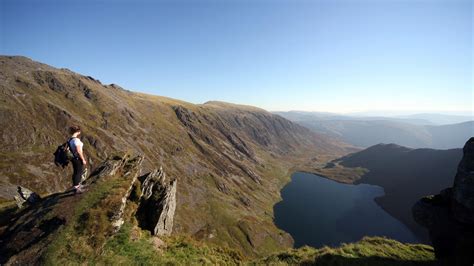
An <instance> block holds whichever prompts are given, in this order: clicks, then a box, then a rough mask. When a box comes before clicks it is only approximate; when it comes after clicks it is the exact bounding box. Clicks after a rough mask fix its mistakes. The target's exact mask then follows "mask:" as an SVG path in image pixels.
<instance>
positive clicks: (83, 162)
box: [77, 145, 87, 165]
mask: <svg viewBox="0 0 474 266" xmlns="http://www.w3.org/2000/svg"><path fill="white" fill-rule="evenodd" d="M77 154H79V158H80V159H81V160H82V164H84V165H86V164H87V161H86V158H85V157H84V153H83V152H82V145H81V146H77Z"/></svg>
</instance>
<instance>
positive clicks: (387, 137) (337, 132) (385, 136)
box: [278, 112, 474, 149]
mask: <svg viewBox="0 0 474 266" xmlns="http://www.w3.org/2000/svg"><path fill="white" fill-rule="evenodd" d="M278 114H279V115H282V116H283V117H285V118H288V119H290V120H292V121H294V122H297V123H299V124H301V125H303V126H305V127H307V128H309V129H311V130H313V131H314V132H318V133H322V134H326V135H328V136H331V137H334V138H337V139H339V140H341V141H345V142H347V143H350V144H353V145H355V146H358V147H369V146H372V145H376V144H379V143H396V144H398V145H402V146H407V147H410V148H432V149H452V148H461V147H462V146H463V145H464V142H465V141H466V139H468V138H469V137H471V136H473V135H474V121H467V122H461V123H455V124H448V125H433V124H432V123H431V122H430V121H429V120H422V119H419V120H416V118H417V116H414V117H407V118H388V117H349V116H335V115H330V116H329V115H321V114H314V113H305V112H278ZM423 117H424V116H423ZM463 118H464V119H466V117H463Z"/></svg>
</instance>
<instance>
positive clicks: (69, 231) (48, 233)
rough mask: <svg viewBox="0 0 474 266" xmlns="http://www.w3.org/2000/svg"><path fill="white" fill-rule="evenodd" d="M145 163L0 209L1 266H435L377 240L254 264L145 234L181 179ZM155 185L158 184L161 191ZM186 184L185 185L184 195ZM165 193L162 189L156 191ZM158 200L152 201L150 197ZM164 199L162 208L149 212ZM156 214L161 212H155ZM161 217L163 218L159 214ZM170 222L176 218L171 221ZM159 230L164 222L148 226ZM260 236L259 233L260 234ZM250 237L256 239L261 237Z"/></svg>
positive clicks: (223, 251)
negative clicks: (80, 188)
mask: <svg viewBox="0 0 474 266" xmlns="http://www.w3.org/2000/svg"><path fill="white" fill-rule="evenodd" d="M142 165H143V157H141V156H135V157H133V156H130V155H122V156H118V155H117V156H114V157H113V158H111V159H108V160H106V161H104V162H103V163H101V164H100V166H99V167H98V169H97V170H96V171H95V172H94V173H92V175H91V176H90V178H89V179H88V180H87V181H86V185H87V192H86V193H83V194H80V195H74V193H72V191H66V192H63V193H56V194H53V195H49V196H47V197H45V198H43V199H39V200H36V201H34V202H33V203H30V204H27V203H24V206H23V209H17V208H15V207H9V208H3V209H0V218H1V219H0V263H2V264H6V265H43V264H47V265H58V264H66V265H71V264H73V265H75V264H85V263H86V264H93V265H94V264H99V265H103V264H105V265H117V264H119V265H163V264H166V265H196V264H199V265H216V264H219V265H269V264H270V265H295V264H314V265H433V264H434V256H433V255H434V253H433V248H431V247H430V246H425V245H420V244H416V245H413V244H402V243H399V242H397V241H394V240H390V239H385V238H380V237H370V238H367V237H366V238H363V239H362V240H360V241H358V242H356V243H350V244H343V245H341V246H340V247H334V248H329V247H324V248H321V249H315V248H310V247H302V248H299V249H286V250H281V251H278V252H272V254H271V255H268V256H263V257H259V258H250V257H248V256H245V255H243V254H242V253H241V252H239V251H238V250H235V249H232V248H228V247H223V246H217V245H213V244H211V243H205V242H202V241H196V240H195V239H192V238H190V237H187V236H177V235H175V234H173V235H172V236H170V235H169V232H168V233H167V232H161V233H159V234H157V235H151V234H150V231H149V230H147V229H146V228H144V227H143V216H142V215H140V210H142V209H143V208H145V210H146V213H147V214H150V215H151V216H150V217H152V216H153V214H159V216H160V217H162V214H163V211H164V210H165V209H166V210H169V207H170V206H171V205H170V204H172V201H173V200H171V201H167V202H166V203H163V201H161V199H165V201H166V198H169V197H168V196H173V195H174V193H175V192H173V189H170V190H167V189H165V191H169V194H166V195H163V194H162V193H161V191H162V190H161V189H159V187H165V188H166V187H175V186H176V182H179V181H177V180H176V179H171V180H170V179H169V178H167V177H166V175H165V172H163V171H166V169H160V170H159V173H161V174H159V175H154V174H153V173H156V172H151V173H147V174H145V175H144V176H139V173H140V172H142ZM153 182H157V183H154V185H153ZM179 186H180V183H178V187H179ZM157 187H158V189H155V188H157ZM150 192H151V194H148V193H150ZM150 199H151V200H155V199H158V200H159V201H160V202H162V203H163V204H159V205H153V204H149V203H150V202H149V200H150ZM152 206H162V207H161V208H153V207H152ZM160 213H161V214H160ZM165 215H166V216H167V217H166V219H167V220H168V219H169V218H172V217H173V215H172V214H171V213H169V212H166V214H165ZM157 221H158V223H157V226H158V227H159V229H166V226H165V227H162V226H163V224H161V223H160V222H159V221H160V219H158V220H154V221H153V220H148V222H149V223H150V222H153V224H154V223H156V222H157ZM253 234H255V232H253ZM253 234H252V235H250V236H249V237H250V238H251V239H254V238H253V237H254V235H253Z"/></svg>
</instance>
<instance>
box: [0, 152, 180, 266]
mask: <svg viewBox="0 0 474 266" xmlns="http://www.w3.org/2000/svg"><path fill="white" fill-rule="evenodd" d="M142 162H143V156H141V155H138V156H128V155H125V156H116V157H114V158H111V159H108V160H106V161H104V162H103V163H102V164H100V165H99V166H98V167H97V168H96V169H95V170H94V171H93V172H92V174H91V175H90V177H89V178H88V179H87V180H85V181H84V185H85V187H86V191H85V192H84V193H82V194H75V193H74V191H73V190H68V191H66V192H61V193H56V194H52V195H49V196H46V197H43V198H39V197H35V198H34V200H33V199H32V198H31V197H28V195H33V192H31V191H29V190H27V189H26V188H22V189H21V190H20V189H19V191H18V193H19V196H18V197H17V198H16V200H17V202H18V205H19V206H22V208H17V207H12V208H11V209H10V210H9V211H6V212H5V211H4V212H2V214H1V215H2V217H1V219H0V264H2V265H3V264H6V265H30V264H44V263H46V264H47V263H48V261H55V259H54V257H55V256H62V255H61V254H62V253H63V252H65V251H66V252H69V251H67V250H71V249H74V247H73V245H75V244H74V243H80V245H81V247H82V248H84V247H87V249H88V250H92V251H94V254H96V255H99V254H100V252H101V250H102V248H103V246H104V244H105V243H106V242H107V240H108V239H109V238H110V237H112V236H113V235H114V234H116V233H117V231H119V230H120V228H121V226H122V225H123V224H124V223H125V222H126V221H129V222H130V223H132V224H138V226H139V227H142V226H143V227H142V229H149V230H150V231H151V232H152V234H154V235H169V234H171V232H172V229H173V217H174V212H175V208H176V184H177V181H176V179H174V180H171V181H169V182H168V180H167V179H166V175H165V173H164V171H163V169H162V168H161V167H160V169H159V170H154V171H152V172H150V173H147V174H145V175H141V171H142V167H141V166H142ZM25 191H26V192H28V193H25ZM52 257H53V258H52Z"/></svg>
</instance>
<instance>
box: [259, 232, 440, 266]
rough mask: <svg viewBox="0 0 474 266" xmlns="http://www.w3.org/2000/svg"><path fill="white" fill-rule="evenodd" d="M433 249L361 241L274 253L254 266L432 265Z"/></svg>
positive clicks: (372, 239) (382, 240) (381, 240)
mask: <svg viewBox="0 0 474 266" xmlns="http://www.w3.org/2000/svg"><path fill="white" fill-rule="evenodd" d="M434 259H435V258H434V253H433V248H432V247H430V246H427V245H421V244H403V243H400V242H398V241H395V240H392V239H387V238H382V237H365V238H363V239H362V240H360V241H359V242H355V243H349V244H343V245H341V246H340V247H336V248H330V247H323V248H320V249H315V248H311V247H302V248H299V249H290V250H288V251H285V252H280V253H276V254H274V255H271V256H268V257H266V258H264V259H260V260H257V261H255V262H254V263H255V264H262V263H263V264H271V265H287V264H290V265H291V264H313V265H384V266H385V265H433V264H434Z"/></svg>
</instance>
